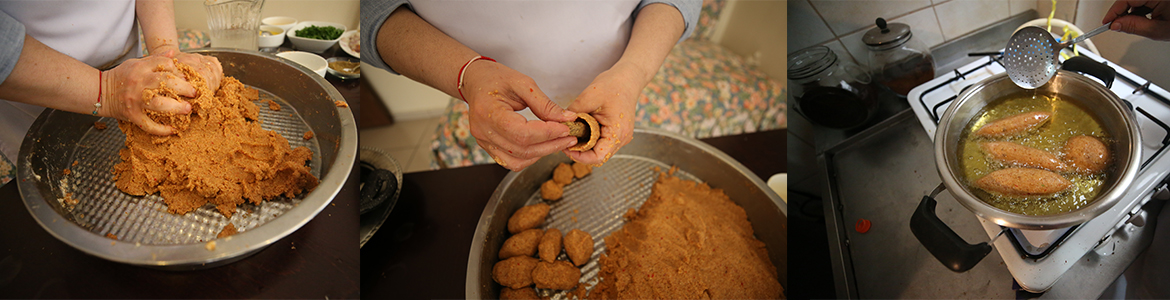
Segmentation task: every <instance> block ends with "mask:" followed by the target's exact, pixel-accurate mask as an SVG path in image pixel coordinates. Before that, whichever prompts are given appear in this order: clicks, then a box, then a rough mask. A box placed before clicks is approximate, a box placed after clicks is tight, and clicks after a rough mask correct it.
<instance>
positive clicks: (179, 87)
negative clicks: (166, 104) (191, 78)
mask: <svg viewBox="0 0 1170 300" xmlns="http://www.w3.org/2000/svg"><path fill="white" fill-rule="evenodd" d="M162 76H164V78H165V79H163V80H162V85H160V86H159V87H169V88H170V89H171V90H172V91H175V94H178V95H179V96H183V97H188V98H194V97H195V96H198V95H199V94H198V93H197V92H196V91H195V87H194V86H191V83H190V82H187V81H186V80H183V78H180V77H179V76H177V75H176V74H173V73H164V75H162Z"/></svg>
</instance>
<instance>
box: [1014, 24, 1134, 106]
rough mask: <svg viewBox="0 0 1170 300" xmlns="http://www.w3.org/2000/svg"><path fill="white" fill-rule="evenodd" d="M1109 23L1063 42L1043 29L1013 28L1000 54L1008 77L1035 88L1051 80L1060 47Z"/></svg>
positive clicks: (1101, 30)
mask: <svg viewBox="0 0 1170 300" xmlns="http://www.w3.org/2000/svg"><path fill="white" fill-rule="evenodd" d="M1152 11H1153V9H1152V8H1149V7H1145V6H1138V7H1134V8H1132V9H1131V10H1130V11H1129V12H1128V13H1126V15H1138V16H1145V15H1147V14H1149V13H1150V12H1152ZM1112 24H1113V22H1109V23H1107V24H1105V25H1101V27H1097V29H1093V31H1089V32H1086V33H1085V34H1083V35H1081V36H1079V37H1077V38H1074V39H1071V40H1069V41H1067V42H1064V43H1057V41H1056V39H1055V38H1053V37H1052V34H1051V33H1049V32H1048V31H1047V30H1044V28H1040V27H1036V26H1028V27H1024V28H1023V29H1020V30H1019V31H1016V33H1015V34H1012V37H1011V39H1009V40H1008V44H1007V49H1005V50H1004V53H1003V66H1004V69H1007V73H1008V77H1009V78H1011V79H1012V82H1015V83H1016V85H1018V86H1020V87H1022V88H1025V89H1035V88H1038V87H1040V86H1042V85H1044V84H1045V83H1048V80H1049V79H1052V75H1054V74H1056V69H1057V68H1058V67H1060V56H1059V53H1060V50H1061V49H1064V48H1066V47H1068V46H1071V45H1073V44H1076V43H1080V42H1081V41H1084V40H1085V39H1088V38H1091V37H1093V36H1095V35H1097V34H1100V33H1102V32H1105V31H1106V30H1109V25H1112Z"/></svg>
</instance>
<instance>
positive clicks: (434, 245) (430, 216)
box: [361, 130, 788, 299]
mask: <svg viewBox="0 0 1170 300" xmlns="http://www.w3.org/2000/svg"><path fill="white" fill-rule="evenodd" d="M702 141H704V142H706V143H708V144H710V145H711V146H714V147H715V148H718V149H719V150H721V151H723V152H724V153H727V155H729V156H731V157H732V158H734V159H735V160H737V161H739V162H740V163H742V164H743V165H744V166H747V168H748V169H750V170H751V171H752V172H753V173H755V174H756V176H759V177H760V178H761V179H763V180H767V179H768V177H770V176H772V175H773V174H776V173H783V172H786V170H787V166H788V162H787V159H785V157H786V155H785V153H786V152H785V149H786V145H787V130H773V131H764V132H757V133H749V134H742V135H733V136H725V137H717V138H708V139H703V140H702ZM507 174H508V170H507V169H504V168H502V167H500V166H497V165H479V166H472V167H464V168H454V169H445V170H436V171H427V172H418V173H410V174H406V175H405V176H404V177H403V182H402V193H401V195H400V197H399V199H398V203H397V204H396V205H395V207H394V211H393V212H391V214H390V217H389V219H387V221H386V223H385V224H384V225H383V226H382V228H381V230H379V231H378V233H377V234H375V235H374V237H373V238H372V239H371V240H370V241H369V242H368V243H367V244H366V247H364V248H362V250H361V253H362V268H361V273H362V277H361V278H362V279H361V281H362V284H361V286H362V296H363V297H368V298H393V299H462V298H464V295H465V294H464V292H465V291H464V281H465V280H466V278H467V258H468V253H469V252H470V251H471V241H472V236H473V235H474V234H475V227H476V225H477V224H478V223H479V216H480V214H482V213H483V208H484V206H485V205H486V204H487V202H488V200H489V199H490V198H491V195H492V193H493V192H494V191H495V189H496V186H497V185H499V183H500V180H502V179H503V178H504V176H506V175H507ZM599 238H600V237H599Z"/></svg>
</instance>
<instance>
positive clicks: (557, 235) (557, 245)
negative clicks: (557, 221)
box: [504, 228, 562, 262]
mask: <svg viewBox="0 0 1170 300" xmlns="http://www.w3.org/2000/svg"><path fill="white" fill-rule="evenodd" d="M561 237H562V236H561V231H560V230H558V229H556V228H549V229H548V231H545V232H544V236H541V237H540V244H539V245H538V247H537V248H538V251H539V252H540V260H543V261H547V262H552V261H555V260H557V255H559V254H561ZM507 244H508V243H507V242H504V245H505V246H506V245H507Z"/></svg>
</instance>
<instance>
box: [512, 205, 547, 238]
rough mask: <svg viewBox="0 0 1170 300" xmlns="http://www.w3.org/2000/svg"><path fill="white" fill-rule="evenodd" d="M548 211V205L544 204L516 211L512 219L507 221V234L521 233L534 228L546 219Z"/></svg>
mask: <svg viewBox="0 0 1170 300" xmlns="http://www.w3.org/2000/svg"><path fill="white" fill-rule="evenodd" d="M548 210H549V206H548V204H544V203H537V204H533V205H529V206H525V207H521V208H520V209H517V210H516V212H515V213H513V214H512V218H510V219H508V232H510V233H512V234H516V233H520V232H521V231H525V230H528V229H532V228H536V226H539V225H540V223H544V218H546V217H548Z"/></svg>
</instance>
